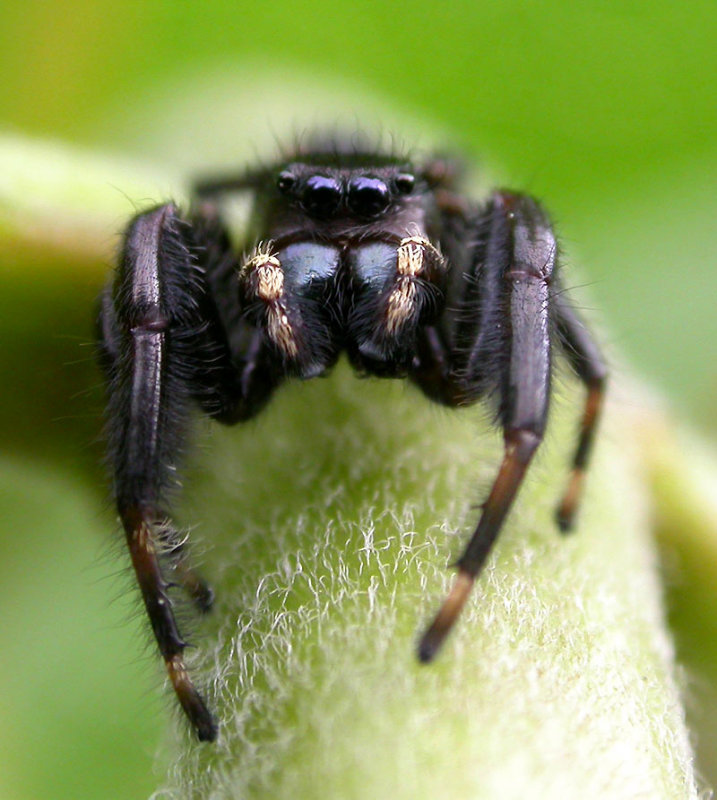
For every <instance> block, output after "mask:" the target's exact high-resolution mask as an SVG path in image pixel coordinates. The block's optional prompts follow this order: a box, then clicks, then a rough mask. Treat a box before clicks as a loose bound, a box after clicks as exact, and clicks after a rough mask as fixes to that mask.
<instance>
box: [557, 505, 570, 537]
mask: <svg viewBox="0 0 717 800" xmlns="http://www.w3.org/2000/svg"><path fill="white" fill-rule="evenodd" d="M555 522H556V523H557V525H558V530H559V531H560V533H562V534H569V533H572V532H573V529H574V527H575V519H574V516H573V514H569V513H567V512H566V511H564V510H563V509H562V508H559V509H558V511H557V513H556V515H555Z"/></svg>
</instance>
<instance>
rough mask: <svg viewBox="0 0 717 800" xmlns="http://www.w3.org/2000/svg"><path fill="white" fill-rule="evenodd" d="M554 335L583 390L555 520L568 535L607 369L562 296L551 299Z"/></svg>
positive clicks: (593, 432)
mask: <svg viewBox="0 0 717 800" xmlns="http://www.w3.org/2000/svg"><path fill="white" fill-rule="evenodd" d="M553 303H554V306H555V308H556V317H557V323H558V333H559V334H560V340H561V342H562V344H563V350H564V352H565V354H566V356H567V358H568V360H569V361H570V364H571V366H572V368H573V369H574V370H575V373H576V374H577V376H578V377H579V378H580V380H581V381H582V382H583V383H584V384H585V386H586V388H587V398H586V401H585V409H584V411H583V417H582V421H581V424H580V434H579V437H578V446H577V449H576V451H575V456H574V458H573V464H572V471H571V474H570V479H569V481H568V487H567V490H566V492H565V494H564V495H563V498H562V500H561V502H560V505H559V506H558V510H557V514H556V518H557V522H558V526H559V528H560V530H561V531H563V532H568V531H569V530H570V529H571V528H572V526H573V522H574V519H575V513H576V511H577V508H578V504H579V502H580V495H581V491H582V485H583V477H584V475H585V468H586V466H587V462H588V458H589V457H590V451H591V450H592V445H593V440H594V437H595V430H596V427H597V423H598V419H599V417H600V410H601V408H602V404H603V397H604V394H605V381H606V380H607V366H606V364H605V361H604V360H603V357H602V354H601V353H600V349H599V348H598V346H597V343H596V342H595V340H594V339H593V337H592V335H591V334H590V331H589V330H588V329H587V328H585V326H584V325H583V324H582V322H581V321H580V320H579V319H578V317H577V315H576V314H575V311H574V310H573V308H572V306H571V305H570V302H569V300H568V299H567V298H566V296H565V294H564V293H562V292H560V293H558V294H557V295H556V296H555V297H554V298H553Z"/></svg>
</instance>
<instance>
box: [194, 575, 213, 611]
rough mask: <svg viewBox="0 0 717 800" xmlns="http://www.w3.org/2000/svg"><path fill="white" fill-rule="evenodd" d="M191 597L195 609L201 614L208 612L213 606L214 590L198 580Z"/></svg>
mask: <svg viewBox="0 0 717 800" xmlns="http://www.w3.org/2000/svg"><path fill="white" fill-rule="evenodd" d="M193 599H194V604H195V605H196V607H197V609H198V610H199V611H200V612H201V613H202V614H208V613H209V612H210V611H211V610H212V607H213V606H214V590H213V589H212V587H211V586H210V585H209V584H208V583H204V581H200V583H199V586H198V587H197V590H196V592H195V593H194V598H193Z"/></svg>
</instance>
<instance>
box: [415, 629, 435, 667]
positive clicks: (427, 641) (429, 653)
mask: <svg viewBox="0 0 717 800" xmlns="http://www.w3.org/2000/svg"><path fill="white" fill-rule="evenodd" d="M430 633H431V632H430V631H428V633H426V634H425V635H424V636H423V638H422V639H421V641H420V642H419V643H418V648H417V650H416V655H417V656H418V660H419V662H420V663H421V664H430V663H431V661H433V659H434V658H435V657H436V653H438V650H439V648H440V643H439V642H435V641H433V639H432V637H431V636H430Z"/></svg>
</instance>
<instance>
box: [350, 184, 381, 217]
mask: <svg viewBox="0 0 717 800" xmlns="http://www.w3.org/2000/svg"><path fill="white" fill-rule="evenodd" d="M390 199H391V197H390V192H389V191H388V186H386V184H385V183H384V182H383V181H382V180H380V179H379V178H367V177H366V176H360V177H358V178H353V179H352V180H351V182H350V183H349V197H348V204H349V208H350V209H351V210H352V211H353V212H354V214H357V215H358V216H360V217H375V216H377V215H378V214H381V213H382V212H383V211H385V210H386V209H387V208H388V204H389V202H390Z"/></svg>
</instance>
